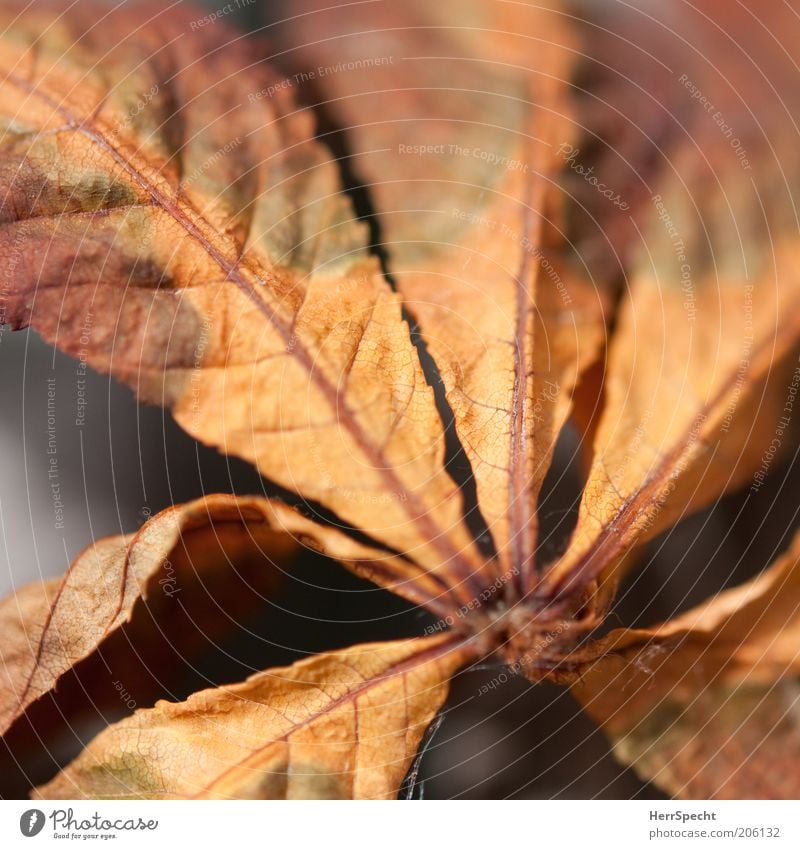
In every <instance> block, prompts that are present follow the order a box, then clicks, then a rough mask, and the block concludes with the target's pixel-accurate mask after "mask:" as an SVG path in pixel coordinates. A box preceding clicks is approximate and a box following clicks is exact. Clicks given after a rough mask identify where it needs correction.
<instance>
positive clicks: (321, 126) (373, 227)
mask: <svg viewBox="0 0 800 849" xmlns="http://www.w3.org/2000/svg"><path fill="white" fill-rule="evenodd" d="M306 105H307V106H308V107H309V108H310V109H312V110H313V112H314V114H315V115H316V119H317V128H316V137H317V139H318V140H319V141H320V142H321V143H322V144H324V145H325V146H326V147H327V148H328V150H329V151H330V153H331V155H332V157H333V159H334V161H335V163H336V165H337V167H338V169H339V175H340V181H341V184H342V187H343V190H344V192H345V194H347V195H348V197H349V198H350V200H351V202H352V204H353V208H354V210H355V214H356V216H357V217H358V219H359V220H360V221H363V222H364V223H365V224H366V225H367V227H368V232H369V244H368V246H367V247H368V250H369V251H370V253H371V254H373V256H375V257H376V258H377V259H378V261H379V262H380V266H381V271H382V273H383V276H384V278H385V279H386V281H387V283H388V284H389V286H390V287H391V288H392V290H393V291H395V292H396V291H397V282H396V280H395V278H394V276H393V274H392V272H391V258H390V256H389V251H388V250H387V248H386V244H385V241H384V239H383V234H382V231H381V224H380V216H379V213H378V211H377V210H376V208H375V205H374V203H373V201H372V197H371V194H370V187H369V185H368V184H367V183H365V182H364V181H363V180H362V179H360V177H359V176H358V174H357V172H356V168H355V166H354V164H353V163H354V155H353V153H352V151H351V148H350V145H349V143H348V139H347V130H346V129H345V128H344V127H342V126H341V125H339V124H338V123H337V122H336V121H335V120H334V118H333V116H332V115H331V113H330V110H329V109H327V107H326V105H325V103H324V102H323V100H322V98H321V97H313V96H312V98H311V102H310V103H307V104H306ZM402 315H403V319H404V320H405V322H406V323H407V324H408V327H409V331H410V336H411V342H412V344H413V345H414V347H415V348H416V350H417V353H418V355H419V359H420V364H421V366H422V371H423V373H424V375H425V379H426V381H427V383H428V385H429V386H430V387H431V389H432V390H433V393H434V397H435V400H436V408H437V410H438V413H439V417H440V418H441V420H442V425H443V426H444V434H445V468H446V469H447V472H448V474H449V475H450V477H451V478H452V479H453V481H454V482H455V483H456V485H457V486H458V487H459V490H460V491H461V494H462V497H463V502H464V503H463V510H464V520H465V523H466V525H467V527H468V528H469V530H470V532H471V534H472V535H473V537H474V539H475V541H476V544H477V546H478V549H479V550H480V551H481V553H482V554H483V555H484V556H485V557H487V558H492V557H494V556H496V550H495V546H494V541H493V539H492V535H491V531H490V530H489V526H488V525H487V523H486V519H485V518H484V516H483V514H482V513H481V510H480V507H479V505H478V493H477V487H476V485H475V476H474V474H473V472H472V465H471V463H470V461H469V458H468V457H467V455H466V452H465V451H464V447H463V445H462V444H461V442H460V440H459V439H458V435H457V433H456V428H455V418H454V416H453V410H452V408H451V407H450V404H449V403H448V401H447V397H446V394H445V387H444V381H443V380H442V376H441V373H440V371H439V368H438V366H437V364H436V362H435V360H434V359H433V357H432V356H431V354H430V352H429V351H428V346H427V344H426V342H425V340H424V338H423V335H422V333H421V331H420V328H419V325H418V324H417V321H416V319H415V318H414V316H413V314H412V313H411V312H410V311H409V310H408V309H406V307H405V306H403V307H402Z"/></svg>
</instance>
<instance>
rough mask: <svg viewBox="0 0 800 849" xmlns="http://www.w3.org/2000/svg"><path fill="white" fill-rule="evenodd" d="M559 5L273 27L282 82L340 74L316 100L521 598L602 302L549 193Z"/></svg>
mask: <svg viewBox="0 0 800 849" xmlns="http://www.w3.org/2000/svg"><path fill="white" fill-rule="evenodd" d="M560 8H561V7H560V4H559V3H558V2H552V3H546V4H515V5H514V6H513V8H512V7H511V6H509V5H508V4H505V3H485V2H479V0H476V1H475V2H473V0H470V2H466V3H465V2H462V0H459V2H455V0H452V2H451V0H446V2H443V3H436V4H430V3H426V2H423V0H414V2H408V3H404V4H402V6H398V5H397V4H394V3H392V2H390V0H381V1H380V2H375V3H370V4H368V5H366V6H363V5H353V4H346V3H337V4H334V5H333V6H331V4H330V3H326V2H318V0H308V2H302V3H300V4H299V6H298V14H296V15H293V16H292V18H291V19H290V20H289V21H287V23H286V25H285V27H284V30H283V32H284V33H285V34H286V36H287V37H288V40H289V43H290V44H291V45H295V46H296V49H295V50H294V51H293V52H291V53H290V56H291V57H292V59H291V61H292V65H293V69H294V70H295V74H294V76H293V79H294V80H304V79H305V78H306V77H307V76H308V74H307V72H308V70H309V69H311V68H320V67H321V68H326V67H331V68H335V69H336V72H335V73H330V74H324V75H320V76H319V78H318V79H317V80H315V84H316V88H317V90H318V96H319V97H320V98H321V99H322V101H323V103H324V106H325V108H326V109H329V110H330V111H331V112H332V113H333V114H334V118H335V122H336V123H337V124H339V125H341V126H343V127H345V128H346V130H347V139H348V147H349V150H350V151H351V153H352V154H353V164H352V168H353V169H354V171H356V172H357V175H358V178H359V180H360V181H363V183H364V184H365V185H367V186H369V192H370V197H371V199H372V202H373V205H374V207H375V213H376V220H377V223H378V226H379V228H380V233H381V242H382V245H383V246H384V247H385V250H386V253H387V264H388V268H389V270H390V271H391V272H392V274H393V276H394V277H395V278H396V280H397V285H398V288H399V290H400V292H401V293H402V294H403V296H404V301H405V304H406V306H407V308H408V309H409V310H410V312H411V313H412V314H413V315H414V316H415V317H416V319H417V320H418V322H419V325H420V328H421V331H422V335H423V338H424V340H425V343H426V346H427V348H428V350H429V351H430V352H431V354H432V355H433V357H434V359H435V361H436V364H437V366H438V368H439V370H440V372H441V374H442V379H443V381H444V385H445V389H446V396H447V401H448V403H449V405H450V407H451V408H452V411H453V415H454V420H455V429H456V433H457V434H458V436H459V438H460V440H461V443H462V444H463V446H464V450H465V452H466V455H467V458H468V459H469V460H470V462H471V465H472V469H473V472H474V476H475V482H476V485H477V496H478V504H479V507H480V509H481V511H482V514H483V516H484V518H485V520H486V522H487V524H488V526H489V530H490V532H491V534H492V536H493V538H494V543H495V547H496V548H497V550H498V553H499V557H500V561H501V562H502V563H503V564H504V574H506V575H507V574H509V572H510V571H513V572H514V574H515V575H518V576H519V577H518V587H519V591H520V593H523V594H524V592H526V591H527V590H528V589H530V585H531V583H532V580H533V575H534V555H535V548H536V504H537V497H538V493H539V490H540V488H541V484H542V482H543V480H544V476H545V473H546V471H547V468H548V467H549V464H550V461H551V457H552V452H553V448H554V446H555V442H556V439H557V437H558V434H559V432H560V430H561V427H562V426H563V424H564V422H565V420H566V418H567V416H568V414H569V411H570V405H571V395H572V392H573V389H574V387H575V383H576V381H577V379H578V376H579V375H580V374H581V372H582V371H583V370H584V369H586V368H587V367H588V366H589V365H590V364H591V363H592V362H593V361H594V360H595V359H596V358H597V357H598V356H599V354H600V351H601V342H602V338H603V323H602V313H601V306H602V300H603V298H602V296H601V295H600V294H598V293H596V292H594V291H593V290H592V289H591V287H590V286H588V285H587V281H586V280H585V279H584V278H583V277H581V276H579V275H578V273H577V272H576V270H575V269H573V268H571V267H570V263H569V262H567V261H565V257H566V255H567V253H568V248H567V246H566V244H565V241H564V238H563V232H562V222H561V215H560V214H559V213H560V209H559V207H560V198H558V197H557V190H556V189H555V187H554V183H553V180H552V174H553V172H554V171H556V170H558V168H559V166H560V163H562V162H563V158H562V157H561V156H560V155H559V149H560V147H561V146H562V145H563V144H565V143H566V141H567V140H568V139H570V138H571V136H572V133H573V128H572V127H573V125H572V121H573V119H572V115H571V109H570V100H569V97H568V93H567V92H568V86H569V82H568V80H569V76H570V71H571V67H572V65H573V62H574V55H575V52H574V44H573V39H572V37H571V32H570V26H569V23H568V20H567V18H566V17H565V16H563V14H561V11H560ZM454 21H458V22H459V26H453V22H454ZM488 33H491V37H488V36H487V34H488ZM365 68H369V71H368V72H365V70H364V69H365ZM365 116H366V117H367V118H368V119H367V120H365Z"/></svg>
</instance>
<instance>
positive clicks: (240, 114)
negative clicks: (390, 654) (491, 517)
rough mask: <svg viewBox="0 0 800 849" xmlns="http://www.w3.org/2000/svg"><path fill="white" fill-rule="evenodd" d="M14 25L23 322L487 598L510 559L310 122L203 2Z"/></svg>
mask: <svg viewBox="0 0 800 849" xmlns="http://www.w3.org/2000/svg"><path fill="white" fill-rule="evenodd" d="M4 16H5V18H6V19H5V20H4V21H3V29H4V35H3V50H2V57H3V58H2V82H1V83H0V119H1V120H2V124H3V127H4V130H3V136H2V142H1V143H2V153H3V162H4V167H3V169H2V178H1V180H0V188H1V189H2V195H3V198H4V201H3V206H2V211H1V213H0V220H2V222H3V227H2V230H0V253H1V254H2V256H3V268H4V269H5V272H4V279H7V280H8V281H9V286H8V287H7V291H5V292H4V296H5V297H4V301H5V303H4V305H3V306H4V314H5V317H6V319H7V320H8V321H9V322H10V323H11V324H12V325H13V326H15V327H21V326H25V325H27V324H30V325H31V326H33V327H34V328H35V329H36V330H38V331H39V332H40V333H41V334H42V335H43V336H44V337H45V338H46V339H48V340H49V341H51V342H54V343H55V344H57V345H58V346H59V347H60V348H62V349H63V350H66V351H68V352H70V353H72V354H75V355H79V356H81V357H83V358H84V359H85V360H86V361H87V362H89V363H90V364H91V365H93V366H94V367H96V368H99V369H101V370H104V371H110V372H111V373H113V374H114V375H116V376H117V377H119V378H121V379H122V380H124V381H126V382H128V383H129V384H131V385H132V386H133V387H135V388H136V390H137V392H138V393H139V395H140V397H142V398H144V399H148V400H152V401H158V402H160V403H162V404H165V405H167V406H169V407H170V408H171V409H172V411H173V413H174V415H175V417H176V419H177V420H178V422H179V423H180V424H181V425H182V426H183V427H184V428H185V429H186V430H187V431H188V432H189V433H190V434H192V435H193V436H196V437H197V438H199V439H201V440H202V441H203V442H206V443H208V444H211V445H215V446H217V447H219V448H220V449H221V450H223V451H225V452H226V453H229V454H236V455H238V456H241V457H244V458H246V459H249V460H251V461H253V462H254V463H255V464H256V465H257V466H258V468H259V470H260V471H262V472H263V473H264V474H265V475H268V476H269V477H270V478H272V479H273V480H274V481H277V482H278V483H280V484H281V485H282V486H284V487H287V488H289V489H292V490H295V491H298V492H301V493H302V494H303V495H304V496H305V497H306V498H309V499H312V500H314V501H316V502H319V503H321V504H322V505H324V506H325V507H327V508H329V509H330V510H333V511H334V512H335V513H336V514H337V515H338V516H339V517H341V518H342V519H343V520H344V521H345V522H346V523H349V524H353V525H356V526H360V527H363V528H365V529H366V530H367V531H368V532H369V534H370V535H371V536H372V537H373V538H374V539H376V540H379V541H380V543H381V544H383V545H384V546H389V547H391V548H393V549H395V550H397V551H402V552H404V553H405V554H406V555H407V556H408V557H409V558H411V559H413V560H414V561H415V562H416V563H418V564H419V565H420V566H422V567H423V568H424V569H427V570H429V571H431V572H435V573H436V574H437V578H436V581H437V584H438V589H437V592H438V593H439V594H441V593H444V594H449V595H451V596H452V599H451V601H459V600H466V599H469V598H471V597H473V596H474V594H475V592H477V591H478V590H479V588H480V585H481V581H479V580H478V579H477V577H476V576H477V575H479V574H480V573H481V572H484V573H485V574H487V575H494V573H495V571H496V569H495V566H494V565H493V564H492V563H485V562H484V561H483V560H482V559H481V558H480V557H479V555H478V554H477V552H476V550H475V547H474V545H473V541H472V537H471V535H470V533H469V531H468V530H467V528H466V526H465V524H464V522H463V517H462V506H461V497H460V495H459V493H458V490H457V488H456V486H455V484H454V483H453V481H452V479H451V478H450V477H449V475H448V474H447V472H446V470H445V468H444V464H443V458H444V438H443V430H442V425H441V421H440V419H439V417H438V413H437V410H436V406H435V402H434V397H433V392H432V390H431V389H430V387H429V386H428V385H427V384H426V382H425V378H424V376H423V373H422V370H421V367H420V364H419V359H418V356H417V353H416V350H415V348H414V347H413V345H412V343H411V340H410V338H409V331H408V326H407V325H406V324H405V322H404V321H403V320H402V318H401V311H400V303H399V300H398V298H397V296H395V295H394V294H393V293H392V292H391V290H390V288H389V286H388V285H387V283H386V282H385V280H384V279H383V276H382V274H381V272H380V269H379V267H378V263H377V261H376V260H375V258H373V257H371V256H370V255H369V254H368V251H367V250H366V247H365V245H366V238H367V232H366V227H365V226H364V225H363V224H361V223H359V222H358V221H357V220H355V218H354V215H353V212H352V209H351V207H350V203H349V200H348V199H347V197H346V196H345V195H344V194H343V193H342V191H341V185H340V180H339V175H338V172H337V168H336V165H335V163H334V162H333V161H332V160H331V158H330V156H329V154H328V153H327V152H326V151H325V149H324V148H323V147H322V145H320V144H319V143H317V142H316V141H314V139H313V137H312V128H311V124H312V119H311V116H310V115H309V114H307V113H305V112H303V111H298V110H297V109H295V108H294V106H293V104H292V103H291V100H290V93H289V92H288V91H285V90H283V89H280V87H279V86H278V83H279V82H280V81H279V79H278V78H277V76H276V75H275V74H273V73H272V72H270V70H269V69H268V68H266V67H265V66H264V65H263V64H260V63H258V64H255V63H253V62H252V61H251V60H252V59H253V55H252V53H251V51H250V50H249V49H246V48H245V47H244V46H243V45H242V42H241V40H240V39H238V38H237V37H236V36H235V34H233V33H232V32H231V31H229V30H227V29H226V28H225V27H224V26H223V25H222V24H220V25H219V26H217V25H215V26H214V27H207V28H202V27H200V28H198V27H192V25H191V24H192V21H193V20H194V19H193V17H192V11H191V10H190V9H186V8H180V9H179V8H175V7H170V8H169V9H166V10H165V9H162V8H161V7H159V6H156V5H146V6H137V8H136V9H135V10H132V9H130V8H129V7H127V6H126V7H117V8H116V9H114V10H113V11H110V12H109V13H108V14H107V15H104V16H103V17H102V18H101V19H100V20H98V19H97V16H96V11H95V8H94V6H92V5H91V4H78V6H77V8H76V9H72V10H71V11H70V13H69V14H68V15H66V16H61V17H59V18H58V22H57V23H54V22H53V13H52V12H50V11H47V8H46V7H45V9H44V10H41V11H40V10H39V7H37V10H36V11H35V12H26V14H25V15H24V17H22V18H19V19H17V20H16V21H14V20H13V11H12V12H8V11H7V12H4ZM143 19H144V20H145V21H147V25H146V26H142V20H143ZM6 24H9V26H8V28H7V29H6ZM51 24H53V25H52V26H51ZM31 33H35V34H36V35H35V38H34V36H33V35H31ZM112 42H113V43H115V44H119V45H120V46H119V47H118V48H116V49H115V50H113V51H110V52H109V51H108V49H107V47H108V44H109V43H112ZM275 86H278V90H276V91H273V88H274V87H275ZM18 116H22V117H18ZM65 270H66V273H65Z"/></svg>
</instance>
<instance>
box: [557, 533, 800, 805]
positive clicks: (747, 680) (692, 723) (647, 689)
mask: <svg viewBox="0 0 800 849" xmlns="http://www.w3.org/2000/svg"><path fill="white" fill-rule="evenodd" d="M799 646H800V534H799V535H797V536H796V537H795V539H794V542H793V543H792V545H791V547H790V548H789V550H788V551H787V552H786V553H785V554H784V555H782V556H781V557H780V558H779V559H778V560H777V561H776V563H775V564H774V565H773V566H771V567H770V568H769V569H768V570H767V571H766V572H764V573H763V574H761V575H759V576H758V577H756V578H754V579H753V580H751V581H749V582H748V583H746V584H744V585H742V586H741V587H737V588H736V589H733V590H729V591H727V592H723V593H721V594H720V595H718V596H717V597H715V598H713V599H711V600H709V601H708V602H706V603H705V604H703V605H700V606H699V607H698V608H695V609H694V610H691V611H689V612H688V613H684V614H682V615H681V616H678V617H676V618H675V619H672V620H670V621H669V622H666V623H664V624H662V625H659V626H657V627H655V628H653V629H649V630H644V629H639V630H637V629H630V630H626V629H620V630H616V631H612V632H611V633H610V634H608V635H607V636H606V637H604V638H603V639H602V640H601V641H599V642H598V643H597V644H595V646H594V647H593V648H592V651H593V653H596V654H597V659H596V660H595V661H593V662H591V663H590V664H589V665H588V666H587V668H585V669H584V670H583V671H582V672H581V673H580V675H579V677H578V678H577V680H576V682H575V683H574V684H573V687H572V692H573V694H574V695H575V696H576V697H577V698H578V699H579V701H580V702H581V703H582V704H583V705H584V707H585V709H586V710H587V711H588V713H589V714H590V715H591V716H592V717H593V718H594V719H595V720H596V721H597V722H599V723H600V724H601V725H602V726H603V729H604V730H605V731H606V732H607V733H608V734H609V735H610V736H611V738H612V739H613V740H614V741H615V753H616V754H617V756H618V757H619V758H620V759H621V760H623V761H625V762H626V763H632V764H633V765H634V766H635V767H636V770H637V771H638V772H639V773H640V774H641V775H642V776H643V777H645V778H648V779H651V780H653V781H655V782H656V783H658V784H660V785H661V786H662V787H664V788H665V789H666V790H668V791H669V792H671V793H673V794H675V795H678V796H685V797H687V798H701V799H706V798H734V799H741V798H782V799H794V798H796V797H797V793H798V790H800V785H799V784H798V782H797V770H796V759H797V756H798V753H800V738H798V734H797V730H798V709H799V708H800V689H798V681H800V648H798V647H799Z"/></svg>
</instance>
